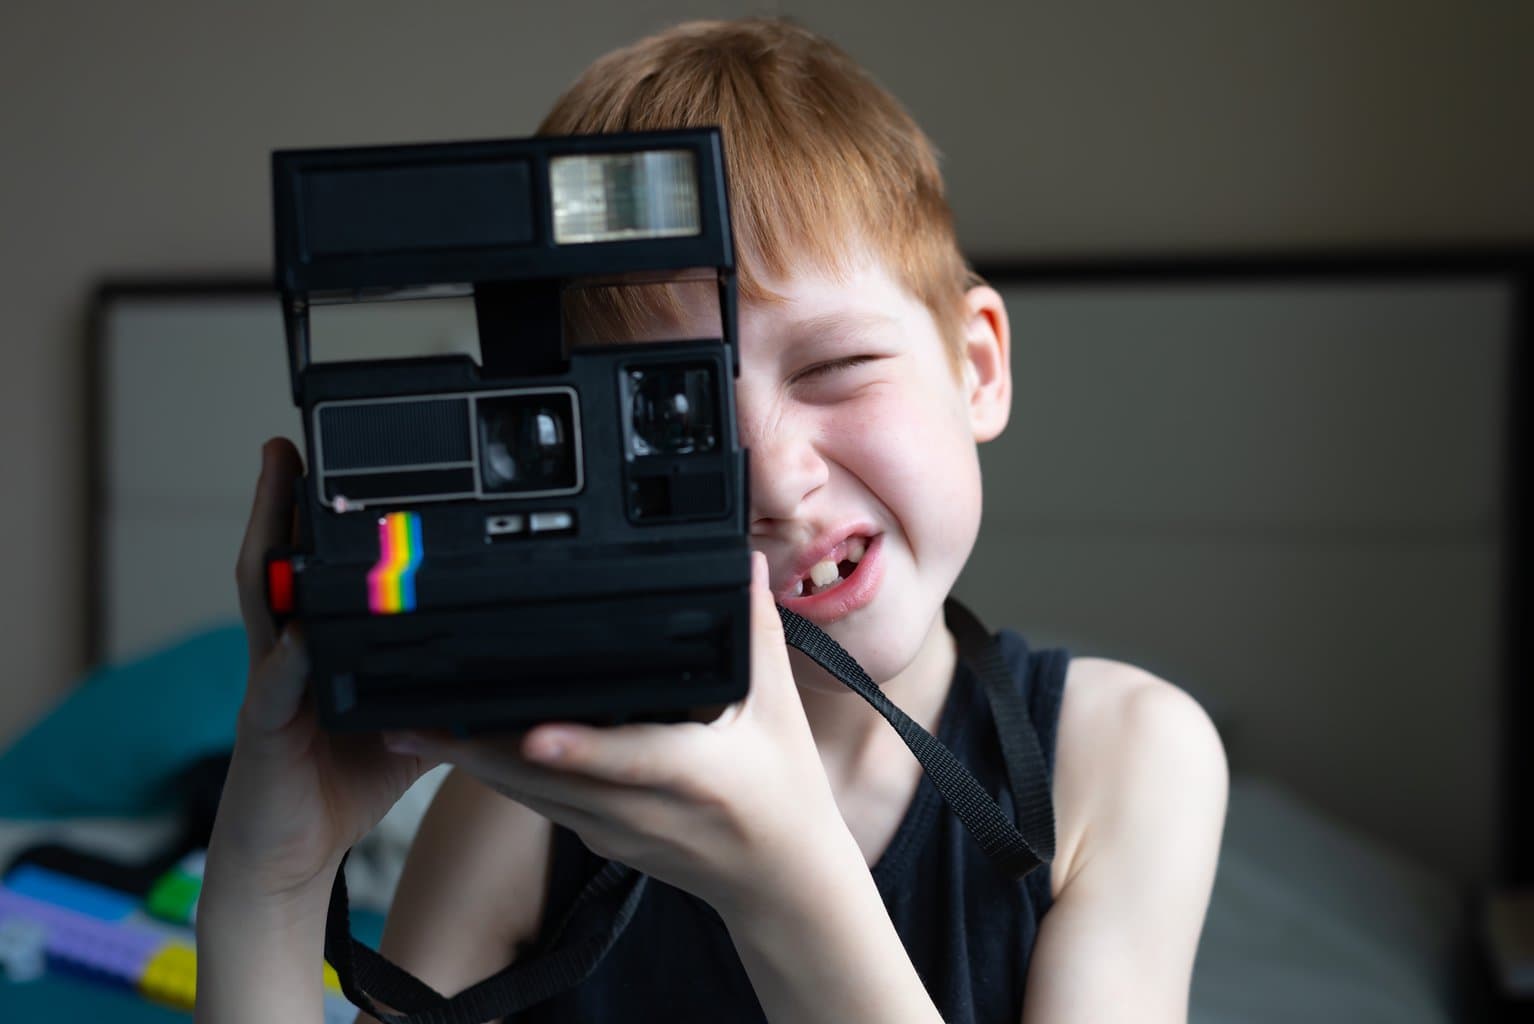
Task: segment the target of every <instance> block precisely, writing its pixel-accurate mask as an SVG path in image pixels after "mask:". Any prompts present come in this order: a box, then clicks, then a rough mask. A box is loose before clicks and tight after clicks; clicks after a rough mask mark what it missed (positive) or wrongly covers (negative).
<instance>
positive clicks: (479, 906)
mask: <svg viewBox="0 0 1534 1024" xmlns="http://www.w3.org/2000/svg"><path fill="white" fill-rule="evenodd" d="M552 834H553V829H552V826H551V825H550V824H549V822H548V820H547V819H546V818H543V817H541V816H539V815H538V814H536V813H534V812H533V811H530V810H528V809H527V808H526V807H523V806H522V805H521V804H519V803H516V802H515V801H512V800H510V799H508V798H506V797H504V796H502V795H501V794H500V793H497V792H495V791H494V790H492V789H489V788H487V787H486V786H484V785H483V784H482V783H480V782H478V781H477V780H475V779H474V778H472V777H471V776H469V775H466V774H465V773H463V772H461V771H456V770H455V771H454V772H452V774H450V775H449V776H448V777H447V779H446V780H444V781H443V783H442V787H441V788H440V789H439V790H438V791H437V795H436V797H435V798H434V799H433V800H432V804H431V808H430V809H429V810H428V811H427V812H426V816H425V817H424V818H423V819H422V820H421V829H420V831H419V832H418V833H417V834H416V838H415V841H414V843H412V844H411V847H410V855H409V857H408V858H406V861H405V870H404V873H403V874H402V875H401V876H400V883H399V888H398V889H397V890H396V891H395V894H394V900H393V903H392V904H391V906H390V908H389V918H388V921H387V922H386V923H385V926H384V934H383V941H382V942H381V943H380V944H379V951H380V952H382V953H383V955H384V956H386V957H388V958H389V959H390V960H392V961H394V962H395V963H396V964H398V965H399V966H401V967H403V968H404V969H405V970H407V971H409V972H410V973H411V974H414V975H415V976H416V977H418V978H420V979H421V980H422V981H424V982H425V983H426V984H428V985H430V986H431V987H432V988H434V989H436V990H437V991H438V992H442V993H444V994H446V995H452V994H454V993H456V992H460V991H462V990H463V989H465V988H467V987H469V986H470V985H472V984H474V983H475V982H478V981H481V980H483V979H484V978H486V977H488V976H490V975H492V974H494V973H496V972H497V971H499V970H501V969H502V968H503V967H506V966H507V965H508V964H510V963H511V962H512V960H513V959H514V953H515V951H516V948H517V946H518V945H520V944H521V943H523V942H527V941H530V940H531V939H533V938H534V937H535V936H536V934H537V931H538V928H539V924H540V922H541V921H542V918H543V903H544V890H545V888H546V886H547V880H548V870H549V855H550V846H549V843H550V841H551V838H552ZM357 1019H358V1021H359V1022H367V1024H375V1022H374V1020H373V1018H372V1017H371V1016H369V1015H367V1014H365V1013H358V1015H357Z"/></svg>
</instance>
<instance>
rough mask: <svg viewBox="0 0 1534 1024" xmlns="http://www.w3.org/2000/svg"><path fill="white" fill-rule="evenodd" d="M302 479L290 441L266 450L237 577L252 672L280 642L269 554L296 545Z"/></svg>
mask: <svg viewBox="0 0 1534 1024" xmlns="http://www.w3.org/2000/svg"><path fill="white" fill-rule="evenodd" d="M302 473H303V462H302V460H300V459H299V457H298V451H297V450H296V449H295V448H294V447H293V444H292V442H290V441H288V440H287V439H286V438H272V439H271V440H269V441H267V442H266V443H265V444H264V445H262V446H261V475H260V477H259V478H258V479H257V481H256V493H255V497H254V499H253V500H252V502H251V508H250V519H249V521H248V522H247V523H246V524H245V537H244V539H243V540H242V541H241V543H240V554H239V558H238V559H237V561H236V562H235V573H234V575H235V581H236V583H237V585H238V588H239V595H240V616H241V618H243V619H244V621H245V638H246V643H247V645H248V648H249V653H250V663H251V665H252V666H254V665H256V664H258V663H259V662H260V660H261V659H262V658H263V657H264V656H265V655H266V652H267V651H268V650H270V649H271V647H272V644H273V643H275V642H276V627H275V626H274V624H273V623H272V616H271V612H270V611H268V609H267V607H266V553H267V552H268V551H270V550H271V549H272V548H274V547H278V546H280V545H284V544H288V543H290V542H291V541H292V529H293V526H292V509H293V487H294V481H295V480H296V479H297V478H298V476H300V475H301V474H302Z"/></svg>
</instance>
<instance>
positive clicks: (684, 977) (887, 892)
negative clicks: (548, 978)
mask: <svg viewBox="0 0 1534 1024" xmlns="http://www.w3.org/2000/svg"><path fill="white" fill-rule="evenodd" d="M1000 640H1001V650H1002V654H1003V656H1004V657H1005V659H1006V663H1007V667H1008V669H1009V670H1010V672H1011V675H1012V678H1013V679H1015V680H1016V681H1017V684H1018V687H1019V689H1020V691H1021V693H1022V695H1023V699H1024V700H1025V701H1026V702H1027V706H1028V714H1029V717H1030V718H1032V720H1033V726H1034V729H1035V730H1036V731H1037V732H1038V736H1039V746H1040V748H1041V749H1042V751H1043V754H1044V763H1045V767H1046V771H1047V772H1048V773H1049V775H1050V778H1051V780H1052V779H1053V777H1054V768H1055V735H1056V730H1057V726H1058V724H1059V719H1060V701H1061V697H1062V695H1063V692H1064V689H1065V670H1066V666H1067V665H1068V663H1069V661H1070V659H1069V656H1068V655H1067V654H1066V652H1065V651H1063V650H1047V651H1037V652H1034V651H1030V650H1029V649H1028V645H1027V644H1026V643H1024V641H1023V639H1022V637H1020V636H1018V635H1017V634H1016V633H1012V632H1008V631H1003V632H1002V633H1001V634H1000ZM937 736H938V738H939V739H940V740H942V741H943V743H944V744H946V745H947V746H948V748H949V749H950V750H952V751H953V752H954V754H956V755H957V756H958V758H959V760H960V761H962V762H963V763H964V764H965V765H966V766H968V767H969V769H970V771H971V772H973V773H974V775H975V777H976V778H977V779H978V780H979V781H980V783H981V785H983V786H985V788H986V789H987V790H988V791H989V792H990V793H991V795H992V796H994V797H995V798H996V801H997V803H999V804H1000V805H1001V808H1002V810H1003V811H1005V812H1006V813H1007V815H1008V816H1009V817H1011V816H1012V814H1013V804H1012V794H1011V791H1010V789H1009V787H1008V786H1007V781H1006V780H1007V773H1006V767H1005V765H1004V763H1003V761H1002V756H1001V746H1000V743H999V742H998V741H997V738H996V729H995V726H994V724H993V723H992V719H991V709H990V706H989V704H988V702H987V701H986V698H985V691H984V689H983V688H982V686H981V685H980V681H979V680H978V679H976V678H975V676H974V674H973V673H972V672H970V671H969V669H968V668H966V667H965V666H964V664H963V663H962V662H960V664H959V668H958V670H957V671H956V672H955V674H954V679H953V684H952V685H951V686H950V687H949V692H948V696H947V699H946V700H945V701H944V704H943V710H942V715H941V718H940V719H939V721H938V728H937ZM602 863H603V862H602V860H601V859H600V858H598V857H596V856H595V855H594V854H592V853H591V852H590V851H589V850H587V849H586V847H585V845H584V844H582V843H581V841H580V839H579V838H578V837H576V835H575V834H574V833H572V832H569V831H566V830H565V829H562V828H557V827H556V829H555V833H554V859H553V862H552V864H551V866H550V877H549V886H548V893H547V900H546V903H545V910H544V921H545V923H546V926H547V925H548V924H551V923H552V922H556V921H559V920H560V919H561V917H562V916H563V912H564V911H565V909H566V908H568V907H569V906H570V905H571V903H573V902H574V900H575V897H576V895H577V894H578V893H579V892H580V890H581V887H582V886H583V885H584V884H585V883H586V882H587V881H588V880H589V879H590V878H591V876H592V875H593V874H595V873H596V871H597V870H598V869H599V868H600V867H601V865H602ZM872 873H873V878H874V882H875V884H876V885H877V887H878V889H879V893H880V894H881V895H882V896H883V897H884V905H885V907H886V908H887V909H888V910H889V915H890V920H891V921H892V922H893V923H894V925H895V930H896V932H897V933H898V934H899V936H900V939H901V941H902V942H903V943H904V944H905V948H906V952H907V953H909V954H910V957H911V962H912V964H913V965H915V967H916V970H917V973H918V974H919V975H920V976H921V979H922V981H923V982H924V983H925V984H926V987H927V991H928V993H929V994H930V995H931V996H932V1000H933V1002H934V1003H935V1004H936V1005H937V1008H938V1010H939V1011H940V1012H941V1013H942V1015H943V1019H944V1020H945V1021H947V1022H949V1024H965V1022H971V1021H974V1022H981V1021H983V1022H987V1024H1003V1022H1005V1024H1016V1022H1017V1021H1018V1020H1020V1019H1021V1017H1022V1007H1023V984H1024V981H1025V979H1026V978H1027V974H1028V960H1029V957H1030V956H1031V954H1032V952H1033V943H1034V940H1035V938H1036V937H1037V935H1038V927H1039V921H1040V919H1041V918H1042V917H1043V916H1044V912H1045V911H1046V910H1048V909H1049V904H1050V886H1049V867H1048V866H1047V865H1046V866H1043V867H1040V868H1037V869H1035V870H1034V871H1033V872H1032V873H1031V874H1029V875H1028V877H1027V878H1025V879H1023V880H1022V881H1015V880H1011V879H1008V878H1006V877H1004V876H1003V875H1002V874H1001V872H999V871H998V870H997V869H996V868H995V867H994V866H993V865H992V864H991V862H990V861H989V860H987V859H986V856H985V854H984V853H982V852H981V850H980V847H979V845H978V844H977V843H976V842H975V841H974V839H973V838H971V837H970V835H969V833H968V832H966V831H965V830H964V826H963V825H961V824H960V823H959V820H958V818H956V817H954V815H953V813H952V812H951V811H949V809H948V807H947V805H945V804H944V803H943V798H942V797H941V796H940V795H939V794H938V791H937V788H936V787H935V786H933V784H932V782H931V780H930V779H928V778H927V777H926V775H925V774H924V775H923V776H922V778H921V782H920V784H919V785H918V787H917V790H916V795H915V797H914V798H913V799H912V801H911V805H910V806H909V807H908V808H907V809H906V813H905V817H904V818H903V819H902V820H901V822H900V825H899V826H898V828H897V829H896V831H895V835H894V838H893V839H891V840H890V844H889V846H888V848H887V849H885V851H884V853H883V854H882V855H881V856H880V858H879V860H878V863H876V864H875V865H874V866H873V869H872ZM542 938H544V937H540V939H542ZM541 944H542V942H541V941H540V945H541ZM515 1020H516V1021H518V1022H519V1024H543V1022H552V1021H561V1022H569V1021H583V1022H584V1021H622V1022H625V1024H630V1022H632V1024H645V1022H648V1021H656V1022H665V1024H692V1022H699V1024H701V1022H708V1024H718V1022H730V1024H734V1022H756V1021H763V1020H765V1018H764V1017H763V1015H762V1010H761V1007H760V1005H759V1004H758V1003H757V1000H756V995H755V993H754V992H753V991H752V989H751V981H750V979H749V978H748V977H747V975H746V972H745V968H743V967H742V966H741V963H740V959H739V957H737V956H736V954H735V947H734V945H733V944H732V943H731V941H730V936H729V932H728V931H726V929H725V926H724V922H723V921H722V920H721V919H720V918H719V915H718V914H716V913H715V912H714V910H713V908H712V907H710V906H709V905H708V904H707V903H705V902H703V901H702V900H700V899H698V898H697V897H695V896H693V895H691V894H690V893H687V892H684V891H682V890H680V889H676V888H674V887H672V886H669V885H666V884H664V883H662V882H659V881H657V880H655V879H653V878H652V879H651V880H650V882H649V885H648V887H647V889H646V892H645V894H644V897H643V899H642V900H641V902H640V904H639V909H638V910H637V912H636V913H635V915H634V918H633V920H632V921H631V922H630V923H629V926H628V929H627V930H626V931H625V932H624V933H623V936H622V937H621V938H620V939H619V940H618V942H617V944H616V945H614V946H613V948H612V951H611V952H610V953H609V954H608V955H607V958H606V959H605V960H604V961H603V962H602V963H601V964H600V965H598V967H597V968H596V970H595V971H594V972H593V973H592V974H591V976H590V977H589V978H587V979H586V981H584V982H583V983H582V984H580V985H578V986H576V987H575V988H574V989H572V990H570V991H568V992H565V993H563V994H561V995H558V996H555V997H554V998H552V999H549V1000H547V1001H545V1002H543V1003H540V1004H538V1005H536V1006H533V1007H531V1008H529V1009H528V1010H527V1011H525V1012H524V1013H522V1014H520V1015H518V1016H517V1017H516V1018H515Z"/></svg>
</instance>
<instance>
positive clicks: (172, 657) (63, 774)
mask: <svg viewBox="0 0 1534 1024" xmlns="http://www.w3.org/2000/svg"><path fill="white" fill-rule="evenodd" d="M245 659H246V654H245V632H244V630H243V629H242V628H241V627H239V626H220V627H218V628H214V629H208V630H205V631H203V632H199V633H195V634H192V635H191V636H189V637H187V638H186V639H184V640H182V641H180V642H178V643H175V644H172V645H170V646H168V647H165V648H162V649H160V650H157V651H155V652H153V653H151V654H148V655H145V656H144V657H141V658H137V659H135V660H133V661H129V662H125V663H123V664H120V665H110V666H107V667H105V668H101V669H98V670H96V671H95V672H92V673H91V674H90V675H88V676H86V678H85V679H84V680H83V681H82V682H81V683H80V684H79V685H78V686H76V687H75V689H74V691H73V692H72V693H70V694H69V696H68V697H66V698H65V699H64V700H63V701H62V702H61V703H60V704H59V705H58V706H57V707H55V708H54V709H53V710H52V711H50V712H49V713H48V714H47V715H45V716H43V718H42V719H40V720H39V721H38V722H37V723H36V724H35V725H33V726H32V728H30V729H28V730H27V731H26V732H24V733H22V734H21V736H20V737H19V738H17V740H16V741H15V742H14V743H13V744H12V745H11V747H10V748H9V749H8V750H6V751H5V752H4V753H0V817H4V818H81V817H98V816H105V817H128V816H132V815H139V814H146V813H152V812H155V811H160V810H164V809H167V808H169V807H171V806H173V803H172V797H173V794H172V786H171V784H172V782H173V781H174V779H175V777H176V775H177V774H178V773H179V772H180V771H181V770H182V769H183V768H184V767H185V766H186V765H187V764H189V763H190V762H191V761H193V760H195V759H196V758H198V757H201V756H203V755H205V754H212V753H217V752H220V751H227V750H228V749H229V748H230V747H231V746H233V745H234V723H235V716H236V714H237V713H238V711H239V707H240V700H241V698H242V696H243V695H244V690H245V670H246V661H245Z"/></svg>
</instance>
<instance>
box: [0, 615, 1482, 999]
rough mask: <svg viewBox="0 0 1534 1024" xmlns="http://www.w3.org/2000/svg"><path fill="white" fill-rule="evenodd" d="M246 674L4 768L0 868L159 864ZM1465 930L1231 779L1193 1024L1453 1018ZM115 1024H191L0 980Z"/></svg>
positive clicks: (203, 675)
mask: <svg viewBox="0 0 1534 1024" xmlns="http://www.w3.org/2000/svg"><path fill="white" fill-rule="evenodd" d="M244 662H245V650H244V640H243V637H242V635H241V634H240V631H239V629H238V627H234V626H229V627H220V628H217V629H212V630H205V631H202V632H199V633H196V634H193V635H191V636H189V637H187V638H186V639H185V640H183V641H181V642H180V643H177V644H173V645H171V646H170V647H168V648H165V649H163V650H161V651H158V652H156V653H154V654H151V655H148V656H146V657H145V658H142V659H138V660H136V661H133V662H129V663H125V664H123V665H119V666H114V667H109V668H106V669H103V670H101V671H99V672H97V673H94V674H92V676H90V677H89V678H88V679H87V680H86V681H85V682H83V683H82V684H81V685H80V686H79V687H78V688H77V689H76V690H75V692H74V693H73V694H71V695H70V696H69V697H68V698H67V699H66V700H65V701H64V702H62V703H61V704H60V705H59V706H58V707H57V708H56V709H54V711H53V712H51V713H50V714H48V715H46V716H44V718H43V719H42V720H40V721H39V722H38V723H37V725H36V726H34V727H33V729H32V730H30V731H29V732H27V733H25V734H23V735H22V736H21V737H19V738H18V739H17V740H16V741H15V742H14V743H13V744H12V745H11V746H10V748H9V749H8V750H6V751H4V752H3V753H0V863H5V862H9V860H10V859H11V857H13V856H14V855H15V853H16V852H17V851H18V850H19V849H20V848H21V847H22V846H24V845H27V844H30V843H35V842H40V841H44V840H47V841H64V842H69V843H70V844H71V845H74V846H77V847H80V848H82V849H86V850H92V851H96V852H101V853H103V854H106V855H109V856H115V857H118V858H121V859H123V860H126V861H132V860H135V859H139V858H143V857H147V856H148V855H149V854H151V853H153V852H154V851H155V850H156V849H157V848H160V847H163V845H164V843H165V842H166V839H167V837H168V836H169V835H171V834H173V832H174V829H175V822H174V818H173V815H172V814H171V813H170V811H169V809H168V807H167V806H166V800H165V797H166V792H167V786H166V784H167V780H169V779H171V778H173V777H175V775H176V774H177V773H178V772H179V771H180V770H181V769H182V768H183V767H184V766H185V765H186V764H188V763H190V762H191V761H192V760H195V759H196V758H198V757H200V756H203V755H205V754H208V753H211V752H216V751H219V750H224V749H227V748H228V746H229V744H230V743H232V741H233V729H234V717H235V713H236V711H237V708H238V705H239V697H240V691H241V689H242V686H243V679H244V672H245V664H244ZM123 723H132V728H124V727H123ZM445 771H446V769H437V770H436V771H434V772H432V773H431V774H430V775H428V776H427V777H426V778H423V779H422V780H421V782H420V783H418V784H417V786H416V787H415V788H413V789H412V790H411V792H410V793H409V794H407V797H406V799H405V800H403V801H401V803H400V805H399V806H397V807H396V808H395V810H394V811H392V812H391V813H390V815H389V816H388V817H387V818H386V819H385V820H384V822H383V823H381V824H380V826H379V828H378V829H376V830H375V831H374V833H373V834H372V835H371V836H369V837H368V839H367V840H366V841H365V843H364V844H363V845H362V846H361V847H360V848H359V849H358V850H357V851H356V853H355V854H354V856H353V858H352V861H351V862H349V864H348V883H349V887H350V888H351V891H352V899H353V903H354V907H355V908H356V910H357V912H356V913H355V915H354V924H355V927H356V931H357V934H358V936H359V937H360V938H363V939H364V940H365V941H370V942H375V943H376V941H377V936H378V934H379V933H380V932H381V927H382V912H383V910H384V909H385V908H386V906H387V903H388V900H389V897H390V895H391V894H392V892H393V888H394V884H395V882H396V881H397V880H398V876H399V872H400V870H401V868H402V867H403V861H404V854H405V850H406V849H407V847H408V845H409V842H410V837H411V836H412V835H413V834H414V831H415V828H416V827H417V825H418V824H419V822H420V818H421V815H422V814H423V813H424V812H425V809H426V805H427V804H428V803H429V802H430V800H431V796H432V794H433V792H434V791H435V788H436V786H437V785H439V784H440V783H441V780H442V777H443V774H444V772H445ZM104 780H110V783H109V784H103V783H104ZM1464 925H1465V922H1464V919H1463V914H1462V904H1461V899H1460V894H1459V893H1458V892H1457V891H1456V889H1455V887H1454V886H1453V885H1452V884H1451V883H1450V882H1449V881H1448V880H1447V879H1446V878H1444V877H1442V876H1440V875H1437V874H1435V873H1434V872H1432V871H1430V870H1428V869H1426V868H1424V867H1422V866H1420V865H1418V864H1416V863H1414V862H1412V861H1411V860H1410V859H1409V858H1407V857H1404V856H1402V855H1401V854H1399V853H1398V852H1396V851H1394V850H1391V849H1389V848H1387V847H1385V846H1382V845H1380V844H1378V843H1376V842H1373V841H1371V840H1369V839H1368V838H1366V837H1364V836H1362V835H1360V834H1358V833H1357V832H1355V831H1354V830H1352V829H1350V828H1348V827H1347V826H1346V825H1344V824H1342V823H1339V822H1337V821H1334V820H1331V819H1329V818H1327V817H1326V816H1324V815H1322V814H1320V813H1318V812H1317V811H1316V810H1315V809H1313V808H1312V807H1310V806H1308V805H1307V804H1306V803H1304V802H1303V801H1301V800H1300V799H1298V798H1297V797H1295V796H1293V795H1292V794H1291V793H1289V792H1288V791H1287V790H1285V789H1284V788H1282V787H1281V786H1278V785H1276V784H1274V783H1272V782H1269V781H1266V780H1264V779H1261V778H1254V777H1239V776H1238V777H1237V778H1236V779H1235V780H1233V782H1232V786H1231V795H1230V808H1229V812H1228V816H1227V821H1226V831H1225V839H1224V845H1223V848H1222V851H1221V859H1220V866H1219V873H1218V876H1217V878H1216V881H1215V887H1214V893H1213V897H1212V900H1211V904H1210V908H1209V915H1208V920H1207V923H1206V926H1205V930H1204V934H1203V938H1202V942H1201V944H1200V948H1199V956H1198V961H1197V965H1196V967H1195V971H1194V979H1193V992H1192V1001H1191V1008H1190V1018H1189V1019H1190V1021H1191V1022H1192V1024H1227V1022H1231V1024H1234V1022H1237V1021H1241V1022H1255V1024H1263V1022H1266V1021H1273V1022H1279V1021H1282V1022H1284V1024H1289V1022H1292V1021H1297V1020H1303V1021H1307V1022H1310V1024H1329V1022H1334V1021H1335V1022H1338V1024H1341V1022H1347V1024H1360V1022H1369V1021H1381V1022H1386V1021H1388V1022H1390V1024H1438V1022H1443V1021H1450V1020H1455V1019H1459V1016H1458V1014H1457V1012H1456V1010H1457V1004H1456V997H1457V991H1456V984H1455V983H1456V974H1455V971H1456V968H1457V966H1458V965H1459V963H1460V951H1461V950H1462V949H1463V948H1464V946H1465V935H1466V929H1465V927H1464ZM105 1019H110V1020H113V1021H117V1022H126V1024H159V1022H166V1024H168V1022H172V1021H179V1022H184V1021H187V1020H189V1019H190V1017H189V1015H187V1014H184V1013H181V1012H179V1011H175V1010H170V1009H167V1008H165V1007H161V1006H157V1005H154V1004H152V1003H149V1002H147V1001H145V1000H143V999H141V998H139V997H138V996H137V995H135V994H134V993H132V992H128V991H125V990H121V989H114V988H108V987H104V986H102V985H100V984H96V983H93V982H90V981H86V980H83V979H77V978H73V977H70V976H67V975H58V974H54V973H50V974H48V975H46V976H44V977H43V978H41V979H38V980H36V981H32V982H27V983H12V982H9V981H0V1021H6V1022H10V1021H19V1022H20V1021H33V1020H39V1021H41V1020H48V1021H74V1020H105Z"/></svg>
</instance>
